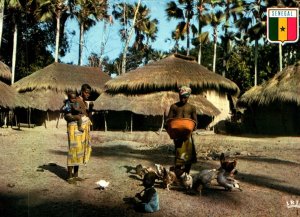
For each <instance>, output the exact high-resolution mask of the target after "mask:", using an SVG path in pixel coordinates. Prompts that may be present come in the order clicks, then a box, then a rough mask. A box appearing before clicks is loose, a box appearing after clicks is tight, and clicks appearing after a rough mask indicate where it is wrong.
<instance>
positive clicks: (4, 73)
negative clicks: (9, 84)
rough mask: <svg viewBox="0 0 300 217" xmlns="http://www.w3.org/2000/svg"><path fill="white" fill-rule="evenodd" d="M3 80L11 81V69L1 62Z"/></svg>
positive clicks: (0, 76) (0, 69)
mask: <svg viewBox="0 0 300 217" xmlns="http://www.w3.org/2000/svg"><path fill="white" fill-rule="evenodd" d="M1 78H3V79H5V80H10V79H11V71H10V68H9V67H8V66H7V65H5V64H4V63H3V62H1V61H0V79H1Z"/></svg>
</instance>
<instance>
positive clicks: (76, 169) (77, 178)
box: [74, 166, 83, 181]
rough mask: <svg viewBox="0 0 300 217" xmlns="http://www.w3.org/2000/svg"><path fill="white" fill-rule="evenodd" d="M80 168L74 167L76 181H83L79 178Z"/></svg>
mask: <svg viewBox="0 0 300 217" xmlns="http://www.w3.org/2000/svg"><path fill="white" fill-rule="evenodd" d="M78 171H79V166H74V179H75V180H76V181H83V179H82V178H80V177H79V176H78Z"/></svg>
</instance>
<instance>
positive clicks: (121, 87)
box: [105, 54, 239, 95]
mask: <svg viewBox="0 0 300 217" xmlns="http://www.w3.org/2000/svg"><path fill="white" fill-rule="evenodd" d="M182 85H188V86H190V87H191V88H192V90H193V93H201V92H202V91H203V90H208V89H215V90H217V91H220V92H226V93H229V94H230V95H238V94H239V88H238V86H237V85H236V84H235V83H234V82H232V81H230V80H229V79H226V78H224V77H222V76H221V75H219V74H217V73H213V72H211V71H209V70H208V69H207V68H205V67H204V66H202V65H199V64H198V63H197V62H196V61H195V60H194V59H192V58H188V57H184V56H181V55H178V54H174V55H171V56H169V57H167V58H165V59H162V60H160V61H157V62H153V63H149V64H148V65H145V66H144V67H141V68H138V69H135V70H133V71H131V72H128V73H126V74H124V75H121V76H118V77H116V78H115V79H112V80H110V81H108V82H107V83H106V85H105V87H106V89H107V91H108V92H110V93H115V94H116V93H128V94H140V93H150V92H157V91H174V90H177V89H178V87H180V86H182Z"/></svg>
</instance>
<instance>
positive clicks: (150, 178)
mask: <svg viewBox="0 0 300 217" xmlns="http://www.w3.org/2000/svg"><path fill="white" fill-rule="evenodd" d="M156 178H157V175H156V174H155V173H154V172H149V173H147V174H145V176H144V179H143V186H144V187H145V189H144V190H143V192H144V194H143V195H141V193H137V194H136V195H135V197H137V198H138V199H139V200H140V201H141V202H137V203H136V204H135V210H136V211H139V212H156V211H158V210H159V197H158V193H157V192H156V190H155V188H154V183H155V179H156Z"/></svg>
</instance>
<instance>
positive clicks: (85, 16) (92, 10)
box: [74, 0, 108, 65]
mask: <svg viewBox="0 0 300 217" xmlns="http://www.w3.org/2000/svg"><path fill="white" fill-rule="evenodd" d="M107 7H108V4H107V0H101V1H99V0H76V2H75V9H74V15H75V17H76V18H77V20H78V23H79V51H78V65H81V64H82V52H83V47H84V33H85V32H86V31H88V30H89V29H90V28H91V27H92V26H94V25H95V24H96V22H97V21H98V20H101V19H103V18H107V17H108V15H107Z"/></svg>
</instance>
